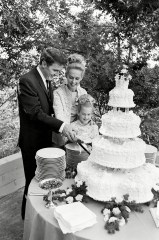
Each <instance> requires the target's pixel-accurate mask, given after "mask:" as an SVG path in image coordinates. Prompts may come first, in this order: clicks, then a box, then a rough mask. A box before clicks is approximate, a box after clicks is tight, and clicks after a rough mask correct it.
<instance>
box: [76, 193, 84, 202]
mask: <svg viewBox="0 0 159 240" xmlns="http://www.w3.org/2000/svg"><path fill="white" fill-rule="evenodd" d="M75 199H76V200H77V201H80V202H81V201H82V199H83V195H81V194H78V195H77V196H76V197H75Z"/></svg>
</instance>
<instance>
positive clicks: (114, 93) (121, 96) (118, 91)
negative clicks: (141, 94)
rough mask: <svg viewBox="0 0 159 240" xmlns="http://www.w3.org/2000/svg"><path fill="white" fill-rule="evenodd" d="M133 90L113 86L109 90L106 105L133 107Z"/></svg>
mask: <svg viewBox="0 0 159 240" xmlns="http://www.w3.org/2000/svg"><path fill="white" fill-rule="evenodd" d="M133 96H134V92H133V91H132V90H131V89H124V88H118V87H115V88H114V89H113V90H111V91H110V92H109V102H108V105H109V106H112V107H121V108H132V107H135V104H134V102H133Z"/></svg>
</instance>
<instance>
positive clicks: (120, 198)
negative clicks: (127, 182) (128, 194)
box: [115, 197, 123, 203]
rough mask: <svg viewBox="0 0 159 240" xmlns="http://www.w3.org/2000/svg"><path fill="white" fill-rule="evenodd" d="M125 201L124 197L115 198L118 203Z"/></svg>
mask: <svg viewBox="0 0 159 240" xmlns="http://www.w3.org/2000/svg"><path fill="white" fill-rule="evenodd" d="M122 201H123V197H117V198H116V199H115V202H116V203H121V202H122Z"/></svg>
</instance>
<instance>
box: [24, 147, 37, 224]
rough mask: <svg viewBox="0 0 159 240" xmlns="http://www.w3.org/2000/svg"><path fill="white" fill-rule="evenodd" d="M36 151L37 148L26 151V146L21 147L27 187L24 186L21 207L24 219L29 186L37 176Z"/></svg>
mask: <svg viewBox="0 0 159 240" xmlns="http://www.w3.org/2000/svg"><path fill="white" fill-rule="evenodd" d="M36 151H37V149H30V150H28V151H26V149H25V148H21V153H22V159H23V166H24V174H25V187H24V193H23V200H22V207H21V216H22V219H23V220H24V218H25V206H26V198H27V193H28V187H29V184H30V182H31V180H32V179H33V177H34V176H35V170H36V160H35V154H36Z"/></svg>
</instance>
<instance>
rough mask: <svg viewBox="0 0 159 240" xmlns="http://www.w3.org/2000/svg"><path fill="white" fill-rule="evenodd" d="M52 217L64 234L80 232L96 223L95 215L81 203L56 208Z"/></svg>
mask: <svg viewBox="0 0 159 240" xmlns="http://www.w3.org/2000/svg"><path fill="white" fill-rule="evenodd" d="M54 216H55V218H56V219H57V221H58V223H59V226H60V228H61V230H62V232H63V233H64V234H65V233H74V232H76V231H80V230H82V229H84V228H86V227H90V226H92V225H94V224H95V223H96V222H97V220H96V215H95V214H94V213H93V212H92V211H91V210H89V209H88V208H87V207H86V206H85V205H84V204H82V203H81V202H73V203H70V204H65V205H62V206H58V207H56V208H55V210H54Z"/></svg>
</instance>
